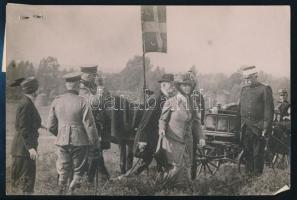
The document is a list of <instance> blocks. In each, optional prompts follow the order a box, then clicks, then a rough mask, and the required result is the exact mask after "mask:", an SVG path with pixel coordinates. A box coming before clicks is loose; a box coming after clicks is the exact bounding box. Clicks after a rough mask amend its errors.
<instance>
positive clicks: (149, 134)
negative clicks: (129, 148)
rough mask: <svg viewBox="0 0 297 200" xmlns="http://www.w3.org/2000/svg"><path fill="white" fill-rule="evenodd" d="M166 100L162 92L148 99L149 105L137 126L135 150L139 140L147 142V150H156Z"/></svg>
mask: <svg viewBox="0 0 297 200" xmlns="http://www.w3.org/2000/svg"><path fill="white" fill-rule="evenodd" d="M166 100H167V97H166V96H165V95H164V94H162V92H160V93H159V94H154V95H152V96H151V97H150V98H149V99H148V103H147V107H146V109H145V111H144V113H143V116H142V118H141V121H140V123H139V126H138V128H137V132H136V136H135V140H134V151H136V148H137V143H138V142H146V143H147V148H148V149H147V150H149V151H150V152H154V151H155V148H156V145H157V142H158V131H159V118H160V115H161V112H162V108H163V105H164V103H165V101H166Z"/></svg>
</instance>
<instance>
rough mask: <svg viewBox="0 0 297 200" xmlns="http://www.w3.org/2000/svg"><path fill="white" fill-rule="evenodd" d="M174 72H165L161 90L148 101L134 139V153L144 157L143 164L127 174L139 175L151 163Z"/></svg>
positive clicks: (160, 81) (171, 89)
mask: <svg viewBox="0 0 297 200" xmlns="http://www.w3.org/2000/svg"><path fill="white" fill-rule="evenodd" d="M173 78H174V76H173V74H164V75H163V76H162V78H161V80H159V83H160V92H159V93H158V94H153V95H152V96H150V98H149V99H148V101H147V104H146V107H145V111H144V114H143V116H142V119H141V121H140V123H139V126H138V128H137V132H136V136H135V140H134V147H133V150H134V155H135V156H136V157H138V158H141V159H142V163H141V165H140V166H139V167H138V168H136V169H135V170H133V171H134V172H130V171H128V172H127V173H126V175H127V174H134V175H139V174H140V173H141V172H143V170H145V169H147V168H148V166H149V165H150V164H151V162H152V160H153V157H154V153H155V150H156V146H157V142H158V121H159V118H160V115H161V112H162V108H163V105H164V103H165V101H166V100H167V99H168V98H169V97H170V96H172V92H173V87H172V81H173Z"/></svg>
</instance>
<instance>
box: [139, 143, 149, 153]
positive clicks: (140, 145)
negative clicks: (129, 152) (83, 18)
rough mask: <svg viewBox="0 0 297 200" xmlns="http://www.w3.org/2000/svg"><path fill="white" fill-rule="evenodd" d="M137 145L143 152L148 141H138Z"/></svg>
mask: <svg viewBox="0 0 297 200" xmlns="http://www.w3.org/2000/svg"><path fill="white" fill-rule="evenodd" d="M137 145H138V148H139V152H143V151H144V149H145V147H146V145H147V143H146V142H138V143H137Z"/></svg>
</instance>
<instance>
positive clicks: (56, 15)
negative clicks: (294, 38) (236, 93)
mask: <svg viewBox="0 0 297 200" xmlns="http://www.w3.org/2000/svg"><path fill="white" fill-rule="evenodd" d="M34 14H38V15H42V16H43V19H37V18H32V16H33V15H34ZM20 16H31V17H30V19H28V20H19V17H20ZM6 20H7V21H6V56H7V59H6V60H7V62H9V61H11V60H13V59H14V60H29V61H31V62H33V63H34V64H38V63H39V61H40V60H41V59H42V58H44V57H47V56H53V57H56V58H57V59H58V62H59V63H60V65H61V66H62V67H63V68H68V67H74V68H75V69H77V70H79V68H78V67H79V66H83V65H91V64H97V65H98V66H99V69H100V70H102V71H104V72H120V71H121V70H122V69H123V68H124V67H125V65H126V63H127V62H128V60H129V59H131V58H133V57H134V56H135V55H142V38H141V21H140V6H31V5H16V4H10V5H8V6H7V17H6ZM167 45H168V46H167V47H168V49H167V50H168V52H167V53H147V54H146V56H147V57H149V58H150V59H151V62H152V64H153V65H154V66H160V67H164V68H165V70H166V72H171V73H179V72H185V71H187V70H188V69H189V68H190V67H191V66H192V65H195V66H196V68H197V69H198V71H199V72H201V73H219V72H222V73H226V74H231V73H233V72H235V71H236V70H237V69H239V68H240V67H242V66H244V65H255V66H256V67H257V69H258V70H263V71H265V72H266V73H271V74H272V75H273V76H276V77H282V76H286V77H289V76H290V7H289V6H167Z"/></svg>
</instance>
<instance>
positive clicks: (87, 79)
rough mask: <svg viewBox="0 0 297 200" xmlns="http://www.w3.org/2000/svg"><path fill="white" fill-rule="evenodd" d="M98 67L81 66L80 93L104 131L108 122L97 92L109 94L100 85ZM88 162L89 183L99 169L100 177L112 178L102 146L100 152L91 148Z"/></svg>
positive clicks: (90, 183)
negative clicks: (105, 161)
mask: <svg viewBox="0 0 297 200" xmlns="http://www.w3.org/2000/svg"><path fill="white" fill-rule="evenodd" d="M97 69H98V67H97V66H90V67H89V66H88V67H81V72H82V75H81V85H80V90H79V95H80V96H82V97H84V98H85V99H86V100H87V102H88V105H89V107H90V108H91V110H92V113H93V116H94V119H95V123H96V127H97V130H100V131H102V130H103V129H104V125H108V124H105V119H102V117H104V113H103V111H102V108H101V109H100V106H102V105H104V103H103V102H102V101H100V96H98V95H97V92H98V93H99V94H100V93H102V95H103V93H104V95H108V94H106V90H105V89H104V90H103V89H102V86H100V83H101V82H102V84H103V81H102V80H100V79H98V77H97ZM96 82H97V84H98V85H99V87H98V86H97V85H96ZM102 84H101V85H102ZM101 97H102V96H101ZM102 99H103V98H102ZM102 99H101V100H102ZM103 100H104V99H103ZM104 133H109V131H105V132H104ZM105 135H106V134H105ZM105 135H104V145H103V146H104V148H105V149H106V148H109V146H110V144H109V142H108V140H106V137H105ZM88 164H89V167H88V182H89V185H92V184H93V182H94V178H95V174H96V170H97V169H98V172H99V173H100V177H101V178H102V179H103V180H107V179H109V178H110V175H109V173H108V171H107V169H106V166H105V164H104V157H103V153H102V148H101V152H100V153H99V154H98V153H97V152H96V151H94V150H93V149H90V152H89V162H88Z"/></svg>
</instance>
